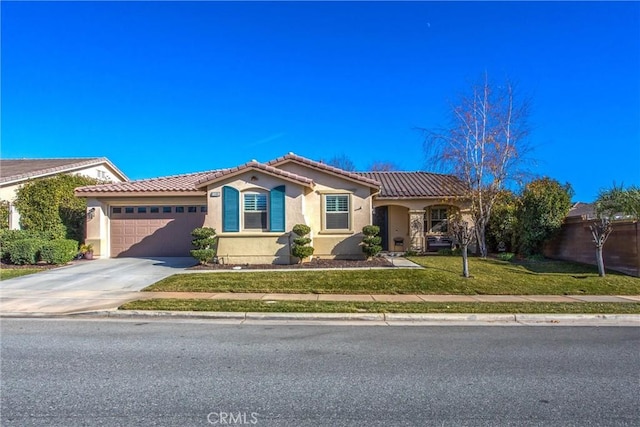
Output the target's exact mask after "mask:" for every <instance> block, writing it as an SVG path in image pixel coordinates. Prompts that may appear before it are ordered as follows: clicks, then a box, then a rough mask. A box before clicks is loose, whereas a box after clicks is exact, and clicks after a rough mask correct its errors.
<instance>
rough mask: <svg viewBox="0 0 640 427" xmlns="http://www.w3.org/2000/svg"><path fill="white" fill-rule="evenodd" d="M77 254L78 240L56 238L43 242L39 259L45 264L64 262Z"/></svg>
mask: <svg viewBox="0 0 640 427" xmlns="http://www.w3.org/2000/svg"><path fill="white" fill-rule="evenodd" d="M76 255H78V242H76V241H75V240H71V239H58V240H51V241H49V242H45V243H44V244H43V245H42V249H41V250H40V259H42V261H45V262H46V263H47V264H66V263H68V262H69V261H71V260H72V259H74V258H75V257H76Z"/></svg>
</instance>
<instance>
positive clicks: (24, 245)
mask: <svg viewBox="0 0 640 427" xmlns="http://www.w3.org/2000/svg"><path fill="white" fill-rule="evenodd" d="M45 243H47V242H46V241H45V240H42V239H22V240H16V241H14V242H10V243H8V244H7V245H6V249H3V250H6V251H7V253H8V255H9V261H10V262H11V263H12V264H17V265H23V264H36V263H37V262H38V260H39V259H40V250H41V249H42V246H44V244H45Z"/></svg>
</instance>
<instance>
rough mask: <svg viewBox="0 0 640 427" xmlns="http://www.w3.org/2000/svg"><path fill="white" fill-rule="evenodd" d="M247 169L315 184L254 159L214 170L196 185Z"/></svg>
mask: <svg viewBox="0 0 640 427" xmlns="http://www.w3.org/2000/svg"><path fill="white" fill-rule="evenodd" d="M247 169H258V170H261V171H263V172H266V173H268V174H270V175H276V176H279V177H282V178H285V179H288V180H289V181H297V182H298V183H300V184H302V185H305V186H307V187H312V186H313V180H312V179H309V178H307V177H306V176H301V175H297V174H295V173H291V172H287V171H284V170H282V169H277V168H274V167H273V166H269V165H266V164H264V163H259V162H257V161H255V160H252V161H250V162H248V163H245V164H244V165H240V166H236V167H234V168H231V169H224V170H221V171H217V172H214V173H212V174H210V175H208V176H205V177H204V178H202V179H200V180H199V181H198V182H196V187H204V186H206V185H207V184H209V183H211V182H215V181H217V180H218V179H219V178H224V177H225V176H229V175H234V174H236V173H239V172H244V171H245V170H247Z"/></svg>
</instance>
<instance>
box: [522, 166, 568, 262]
mask: <svg viewBox="0 0 640 427" xmlns="http://www.w3.org/2000/svg"><path fill="white" fill-rule="evenodd" d="M572 195H573V190H572V189H571V185H570V184H568V183H566V184H564V185H562V184H560V183H559V182H558V181H556V180H554V179H551V178H546V177H545V178H540V179H537V180H534V181H531V182H530V183H529V184H527V185H526V187H525V189H524V191H523V192H522V196H521V203H520V207H519V209H518V229H519V233H518V236H519V237H518V239H519V246H520V253H521V254H523V255H526V256H529V255H538V254H541V253H542V245H543V243H544V242H545V240H547V239H549V238H551V237H552V236H553V235H554V234H555V233H557V232H558V231H559V230H560V227H561V226H562V223H563V222H564V219H565V218H566V216H567V214H568V213H569V209H571V196H572Z"/></svg>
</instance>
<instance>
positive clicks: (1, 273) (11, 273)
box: [0, 268, 42, 280]
mask: <svg viewBox="0 0 640 427" xmlns="http://www.w3.org/2000/svg"><path fill="white" fill-rule="evenodd" d="M38 271H42V269H40V268H2V269H0V280H7V279H13V278H14V277H19V276H26V275H27V274H33V273H37V272H38Z"/></svg>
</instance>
